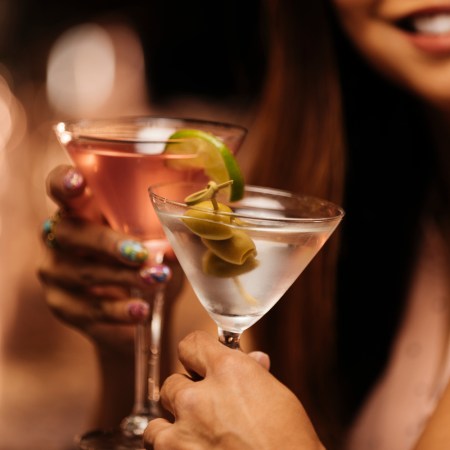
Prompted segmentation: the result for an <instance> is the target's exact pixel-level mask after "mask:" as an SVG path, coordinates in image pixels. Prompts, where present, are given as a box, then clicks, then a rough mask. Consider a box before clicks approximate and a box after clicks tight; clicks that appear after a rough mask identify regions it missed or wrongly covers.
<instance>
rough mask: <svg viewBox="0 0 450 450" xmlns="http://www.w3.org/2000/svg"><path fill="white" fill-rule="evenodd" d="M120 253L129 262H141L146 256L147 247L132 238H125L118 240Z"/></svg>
mask: <svg viewBox="0 0 450 450" xmlns="http://www.w3.org/2000/svg"><path fill="white" fill-rule="evenodd" d="M118 247H119V252H120V254H121V255H122V256H123V257H124V258H126V259H128V261H131V262H137V263H141V262H144V261H145V260H146V259H147V257H148V251H147V249H146V248H145V247H144V246H143V245H142V244H141V243H139V242H136V241H132V240H125V241H121V242H119V245H118Z"/></svg>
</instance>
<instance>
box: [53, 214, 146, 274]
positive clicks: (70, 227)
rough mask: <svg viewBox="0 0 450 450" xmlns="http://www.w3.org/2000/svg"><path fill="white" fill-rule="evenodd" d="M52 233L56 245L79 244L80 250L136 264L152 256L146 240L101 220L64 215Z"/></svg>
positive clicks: (77, 247)
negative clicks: (96, 221)
mask: <svg viewBox="0 0 450 450" xmlns="http://www.w3.org/2000/svg"><path fill="white" fill-rule="evenodd" d="M52 233H53V235H54V238H55V242H56V245H55V247H56V248H75V249H77V252H90V253H93V254H96V255H98V256H100V255H101V256H106V257H113V258H114V259H115V260H117V261H121V262H125V263H128V264H130V265H133V266H137V265H140V264H142V263H143V262H144V261H146V260H147V258H148V251H147V249H146V248H145V246H144V245H143V244H142V243H140V242H139V241H137V240H133V239H130V237H129V236H126V235H123V234H121V233H118V232H116V231H114V230H112V229H111V228H110V227H108V226H106V225H101V224H99V223H93V222H89V221H86V220H81V219H74V218H69V217H61V218H60V220H59V221H58V222H55V223H54V225H53V227H52Z"/></svg>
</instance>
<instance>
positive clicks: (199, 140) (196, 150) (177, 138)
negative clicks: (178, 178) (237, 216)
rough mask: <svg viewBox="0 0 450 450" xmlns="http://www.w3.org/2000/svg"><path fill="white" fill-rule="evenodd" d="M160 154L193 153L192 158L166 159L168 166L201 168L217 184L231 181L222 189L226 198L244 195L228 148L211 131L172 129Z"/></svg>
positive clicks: (242, 178) (241, 182)
mask: <svg viewBox="0 0 450 450" xmlns="http://www.w3.org/2000/svg"><path fill="white" fill-rule="evenodd" d="M169 140H170V143H169V144H167V145H166V147H165V149H164V153H167V154H172V155H196V156H195V157H193V158H185V159H184V158H183V159H182V158H180V159H178V160H176V159H172V160H168V161H167V164H169V165H170V167H171V168H175V169H178V170H186V169H201V170H203V171H204V172H205V174H206V175H207V176H208V178H209V179H210V180H212V181H214V182H216V183H217V184H219V185H220V184H222V183H224V182H227V181H230V180H232V183H231V184H229V185H228V186H227V187H226V189H225V191H226V192H227V194H228V198H229V200H230V201H236V200H240V199H241V198H242V196H243V195H244V177H243V175H242V171H241V169H240V167H239V165H238V163H237V161H236V159H235V157H234V155H233V153H232V152H231V150H230V149H229V148H228V147H227V145H225V143H224V142H223V141H222V140H221V139H219V138H218V137H217V136H214V135H213V134H211V133H208V132H206V131H202V130H196V129H182V130H177V131H175V132H174V133H173V134H172V135H171V136H170V138H169Z"/></svg>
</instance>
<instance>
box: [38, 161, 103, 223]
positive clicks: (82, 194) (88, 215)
mask: <svg viewBox="0 0 450 450" xmlns="http://www.w3.org/2000/svg"><path fill="white" fill-rule="evenodd" d="M46 186H47V193H48V195H49V196H50V197H51V198H52V199H53V200H54V201H55V202H56V204H57V205H58V206H59V207H60V208H61V209H62V210H64V211H66V212H67V213H70V214H71V215H74V216H77V217H82V218H84V219H88V220H92V221H103V219H102V215H101V213H100V211H99V209H98V207H97V206H96V204H95V201H94V199H93V197H92V194H91V191H90V189H89V188H88V187H87V185H86V182H85V179H84V177H83V176H82V175H81V173H80V172H79V171H77V170H76V169H75V168H74V167H72V166H69V165H60V166H57V167H55V168H54V169H53V170H52V171H51V172H50V173H49V174H48V176H47V181H46Z"/></svg>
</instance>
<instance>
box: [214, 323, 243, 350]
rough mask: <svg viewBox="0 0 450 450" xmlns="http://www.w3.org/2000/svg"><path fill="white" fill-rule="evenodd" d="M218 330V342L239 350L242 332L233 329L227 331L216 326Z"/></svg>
mask: <svg viewBox="0 0 450 450" xmlns="http://www.w3.org/2000/svg"><path fill="white" fill-rule="evenodd" d="M218 331H219V342H222V344H224V345H226V346H227V347H229V348H233V349H236V350H240V349H241V346H240V340H241V334H242V333H236V332H234V331H227V330H224V329H223V328H220V327H218Z"/></svg>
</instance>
